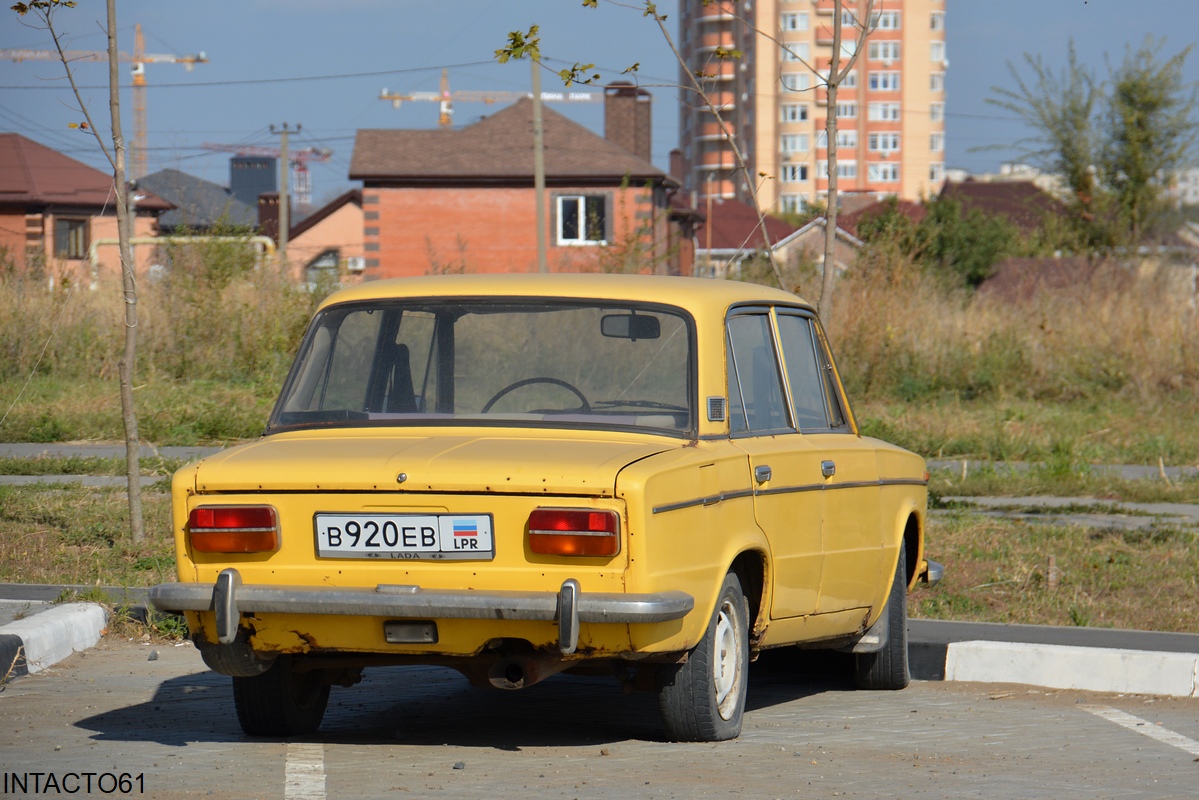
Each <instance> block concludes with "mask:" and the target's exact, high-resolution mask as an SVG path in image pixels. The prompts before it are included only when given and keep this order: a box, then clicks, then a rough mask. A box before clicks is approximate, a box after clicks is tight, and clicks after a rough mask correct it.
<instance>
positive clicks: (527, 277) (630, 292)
mask: <svg viewBox="0 0 1199 800" xmlns="http://www.w3.org/2000/svg"><path fill="white" fill-rule="evenodd" d="M410 297H461V298H483V297H557V298H579V299H589V300H590V299H603V300H622V301H632V302H646V303H665V304H668V305H674V306H678V307H680V308H685V309H688V310H689V311H691V312H692V313H694V314H697V315H707V314H715V315H718V316H721V317H723V316H724V313H725V311H726V310H727V309H728V308H729V307H730V306H733V305H745V304H752V303H762V304H770V305H776V304H785V305H792V306H795V305H800V306H805V307H808V308H810V307H811V304H809V303H808V302H806V301H805V300H803V299H802V298H800V297H797V296H796V295H793V294H791V293H789V292H784V291H781V290H779V289H774V288H771V287H769V286H762V285H760V284H756V283H746V282H744V281H733V280H724V279H719V278H682V277H673V276H666V275H608V274H597V273H590V274H574V273H571V274H565V273H551V274H544V273H520V274H497V275H491V274H482V275H480V274H474V275H429V276H421V277H414V278H393V279H390V280H380V281H367V282H364V283H360V284H358V285H356V286H352V287H349V288H346V289H342V290H341V291H338V292H335V293H334V294H332V295H330V296H329V297H328V298H326V299H325V300H324V302H322V303H321V307H322V308H324V307H325V306H328V305H332V304H334V303H346V302H359V301H364V300H381V299H403V298H410Z"/></svg>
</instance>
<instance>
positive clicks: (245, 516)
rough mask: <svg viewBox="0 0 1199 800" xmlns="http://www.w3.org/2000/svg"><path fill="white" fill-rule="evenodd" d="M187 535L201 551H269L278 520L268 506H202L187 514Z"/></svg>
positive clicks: (274, 541) (275, 541)
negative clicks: (189, 514)
mask: <svg viewBox="0 0 1199 800" xmlns="http://www.w3.org/2000/svg"><path fill="white" fill-rule="evenodd" d="M187 535H188V540H189V541H190V542H191V545H192V548H193V549H194V550H196V551H197V552H200V553H272V552H274V551H275V550H278V549H279V521H278V518H277V516H276V515H275V509H273V508H271V507H270V506H201V507H200V508H195V509H192V513H191V516H189V517H188V518H187Z"/></svg>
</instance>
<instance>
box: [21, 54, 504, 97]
mask: <svg viewBox="0 0 1199 800" xmlns="http://www.w3.org/2000/svg"><path fill="white" fill-rule="evenodd" d="M492 63H494V62H492V61H469V62H466V63H464V64H446V65H443V66H437V67H410V68H408V69H388V70H380V71H378V72H346V73H340V74H337V75H307V76H302V77H294V78H247V79H245V80H235V81H198V82H196V83H155V84H152V85H150V86H147V87H146V88H148V89H192V88H199V87H212V86H261V85H264V84H273V83H299V82H301V81H337V80H347V79H351V78H377V77H380V76H383V75H407V74H412V73H417V72H428V71H429V70H441V69H461V68H463V67H477V66H482V65H484V64H492ZM70 88H71V87H70V86H69V85H66V84H63V85H57V86H0V89H12V90H35V89H40V90H50V91H62V90H65V89H70ZM79 88H80V89H93V90H94V89H107V88H108V84H106V83H104V84H96V85H94V86H80V87H79Z"/></svg>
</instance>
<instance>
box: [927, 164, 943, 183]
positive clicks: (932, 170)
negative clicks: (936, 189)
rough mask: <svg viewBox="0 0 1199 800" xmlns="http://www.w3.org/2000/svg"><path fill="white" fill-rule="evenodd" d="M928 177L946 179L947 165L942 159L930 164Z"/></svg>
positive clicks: (933, 179)
mask: <svg viewBox="0 0 1199 800" xmlns="http://www.w3.org/2000/svg"><path fill="white" fill-rule="evenodd" d="M928 179H929V180H930V181H939V180H944V179H945V165H944V164H943V163H941V162H940V161H934V162H933V163H931V164H929V165H928Z"/></svg>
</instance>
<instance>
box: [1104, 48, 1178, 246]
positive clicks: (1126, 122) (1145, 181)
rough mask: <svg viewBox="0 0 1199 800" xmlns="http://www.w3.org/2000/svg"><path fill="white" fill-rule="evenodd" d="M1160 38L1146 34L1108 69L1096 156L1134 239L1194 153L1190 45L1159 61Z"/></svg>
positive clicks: (1155, 213)
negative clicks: (1186, 71) (1187, 65)
mask: <svg viewBox="0 0 1199 800" xmlns="http://www.w3.org/2000/svg"><path fill="white" fill-rule="evenodd" d="M1161 46H1162V43H1161V42H1154V41H1153V39H1152V38H1146V39H1145V41H1144V42H1143V43H1142V44H1141V46H1140V47H1139V48H1138V49H1137V50H1136V51H1135V52H1134V51H1133V50H1132V48H1131V47H1130V48H1128V49H1127V50H1126V51H1125V54H1124V63H1123V64H1121V65H1120V67H1119V69H1117V70H1115V72H1114V73H1113V74H1112V87H1111V96H1110V97H1109V99H1108V104H1107V111H1106V114H1105V118H1104V121H1103V122H1104V125H1103V151H1102V153H1101V161H1100V163H1101V164H1102V170H1103V177H1104V182H1105V183H1106V184H1107V185H1108V186H1110V187H1111V190H1112V192H1113V193H1114V195H1115V198H1116V203H1117V206H1118V208H1119V211H1120V215H1121V221H1122V222H1123V224H1124V227H1125V228H1126V229H1127V230H1128V232H1129V234H1130V236H1131V240H1132V241H1133V242H1138V241H1140V239H1141V235H1142V233H1144V232H1145V231H1146V228H1147V227H1148V226H1150V225H1151V224H1152V222H1153V220H1154V219H1155V218H1157V217H1159V216H1160V215H1161V214H1162V213H1163V212H1164V211H1165V210H1166V208H1167V206H1168V204H1167V203H1166V202H1165V200H1166V198H1165V192H1166V190H1167V189H1168V188H1169V183H1170V180H1171V179H1172V178H1173V176H1174V175H1175V174H1176V173H1177V172H1178V171H1179V170H1180V169H1181V168H1183V167H1185V166H1186V164H1187V161H1188V159H1189V158H1190V157H1191V156H1192V154H1193V147H1194V144H1195V141H1196V132H1195V123H1194V121H1193V120H1192V119H1191V113H1192V112H1193V111H1194V109H1195V97H1196V95H1195V89H1194V87H1191V88H1190V89H1189V91H1188V87H1187V85H1186V83H1185V82H1184V81H1183V74H1182V68H1183V62H1184V61H1185V60H1186V57H1187V54H1188V53H1190V51H1191V48H1190V47H1187V48H1186V49H1184V50H1183V51H1182V52H1181V53H1178V54H1177V55H1175V56H1173V57H1172V58H1170V59H1168V60H1167V61H1166V62H1165V63H1159V62H1158V53H1159V52H1160V50H1161Z"/></svg>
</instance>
